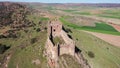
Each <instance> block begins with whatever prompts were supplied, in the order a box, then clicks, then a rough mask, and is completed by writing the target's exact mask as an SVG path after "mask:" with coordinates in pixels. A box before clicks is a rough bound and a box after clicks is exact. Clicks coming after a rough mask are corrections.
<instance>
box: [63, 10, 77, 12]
mask: <svg viewBox="0 0 120 68" xmlns="http://www.w3.org/2000/svg"><path fill="white" fill-rule="evenodd" d="M63 11H64V12H74V11H76V10H63Z"/></svg>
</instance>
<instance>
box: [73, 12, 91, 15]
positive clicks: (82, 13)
mask: <svg viewBox="0 0 120 68" xmlns="http://www.w3.org/2000/svg"><path fill="white" fill-rule="evenodd" d="M74 14H80V15H91V13H89V12H74Z"/></svg>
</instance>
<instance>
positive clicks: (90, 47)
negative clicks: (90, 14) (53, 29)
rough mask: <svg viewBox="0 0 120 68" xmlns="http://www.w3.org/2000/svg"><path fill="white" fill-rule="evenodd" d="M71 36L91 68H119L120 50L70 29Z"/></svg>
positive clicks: (86, 34)
mask: <svg viewBox="0 0 120 68" xmlns="http://www.w3.org/2000/svg"><path fill="white" fill-rule="evenodd" d="M71 35H72V37H73V38H74V40H75V41H76V46H77V47H78V48H79V49H80V50H82V54H83V55H84V57H85V58H86V59H87V60H88V62H89V64H90V65H91V67H92V68H119V66H120V65H119V63H120V48H118V47H115V46H112V45H110V44H108V43H107V42H104V41H102V40H101V39H98V38H97V37H95V36H93V35H90V34H88V33H85V32H82V31H81V30H75V29H72V33H71Z"/></svg>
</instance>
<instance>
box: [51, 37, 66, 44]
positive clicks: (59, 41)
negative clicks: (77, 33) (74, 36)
mask: <svg viewBox="0 0 120 68" xmlns="http://www.w3.org/2000/svg"><path fill="white" fill-rule="evenodd" d="M53 43H54V44H58V43H59V44H62V43H64V40H63V39H62V38H61V37H55V38H53Z"/></svg>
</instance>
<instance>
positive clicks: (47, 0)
mask: <svg viewBox="0 0 120 68" xmlns="http://www.w3.org/2000/svg"><path fill="white" fill-rule="evenodd" d="M0 1H10V2H41V3H120V0H0Z"/></svg>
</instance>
